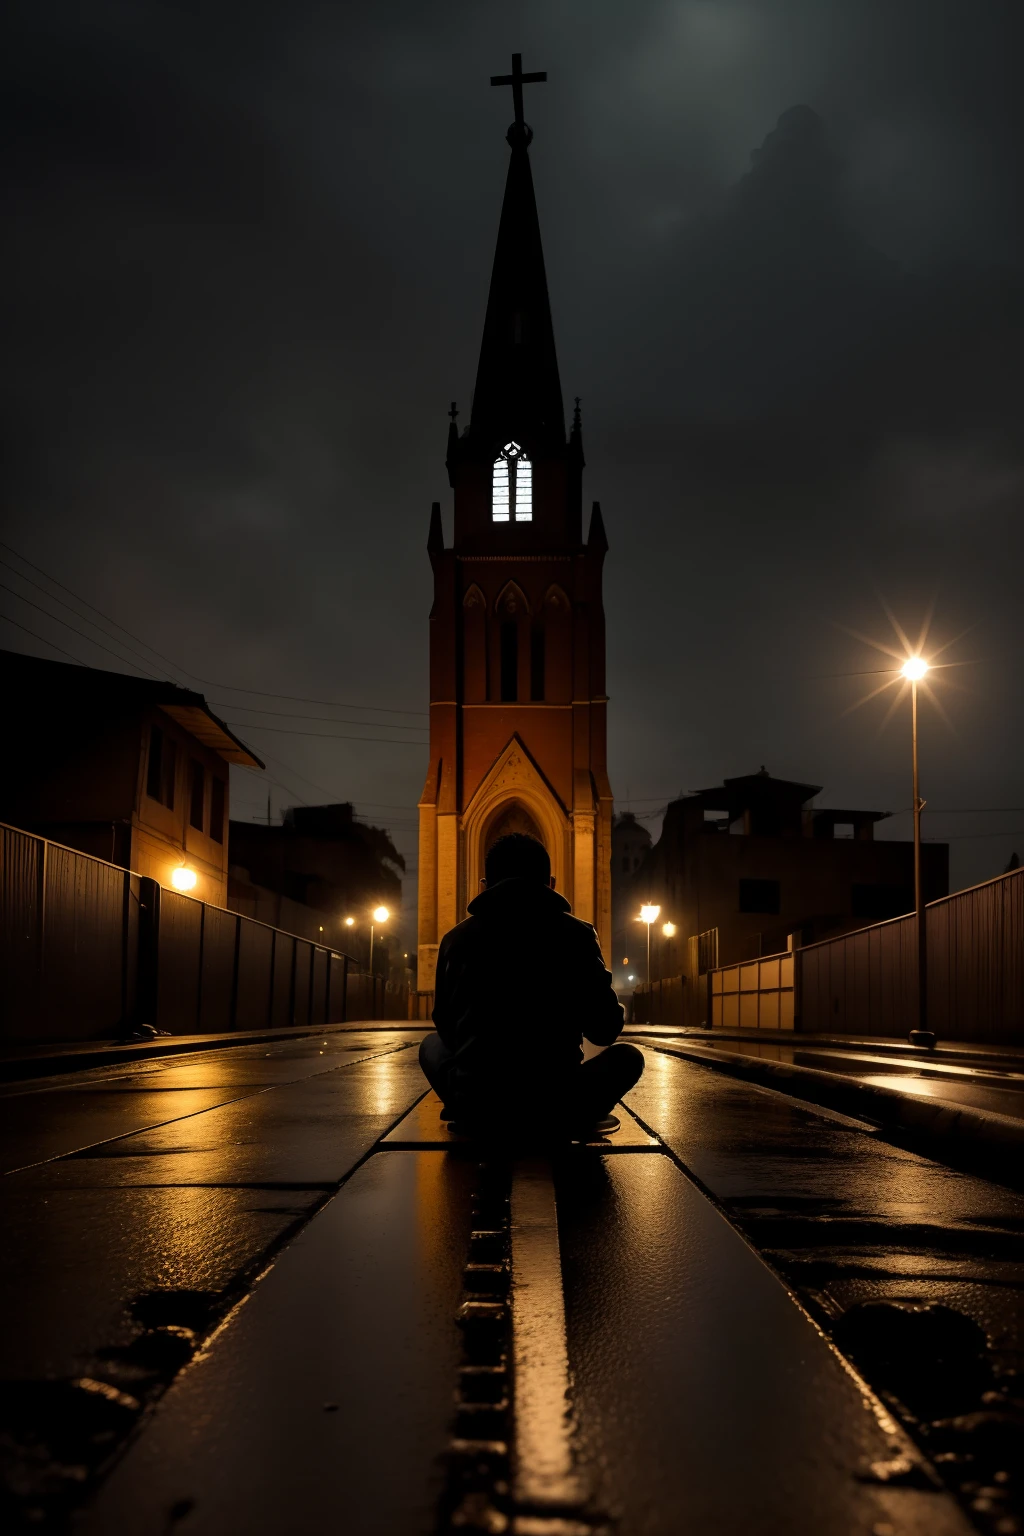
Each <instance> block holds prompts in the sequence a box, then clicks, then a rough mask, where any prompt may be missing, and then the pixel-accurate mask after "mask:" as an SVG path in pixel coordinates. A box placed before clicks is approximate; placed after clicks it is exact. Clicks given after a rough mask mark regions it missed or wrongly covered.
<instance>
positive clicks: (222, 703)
mask: <svg viewBox="0 0 1024 1536" xmlns="http://www.w3.org/2000/svg"><path fill="white" fill-rule="evenodd" d="M210 703H211V704H212V705H213V707H214V708H215V709H244V710H245V712H246V713H247V714H250V715H273V717H274V719H275V720H317V721H319V722H320V724H321V725H376V726H379V727H380V729H381V730H388V731H423V730H425V729H426V727H425V726H422V725H402V724H400V723H399V722H397V721H396V723H395V724H394V725H389V724H387V722H386V721H383V720H339V719H338V718H337V717H336V716H335V715H293V714H292V713H291V712H290V711H289V710H284V709H259V708H258V707H257V706H256V705H250V704H229V703H228V702H227V701H226V700H217V699H211V700H210ZM258 724H259V721H256V720H254V721H253V725H258ZM266 729H267V730H268V731H269V730H271V729H272V727H271V726H269V725H268V726H267V727H266Z"/></svg>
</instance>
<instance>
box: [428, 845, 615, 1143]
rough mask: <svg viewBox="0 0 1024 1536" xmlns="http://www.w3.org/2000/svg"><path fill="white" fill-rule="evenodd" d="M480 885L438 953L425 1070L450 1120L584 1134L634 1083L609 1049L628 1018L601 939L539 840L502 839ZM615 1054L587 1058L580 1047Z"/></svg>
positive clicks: (485, 1127) (484, 1127)
mask: <svg viewBox="0 0 1024 1536" xmlns="http://www.w3.org/2000/svg"><path fill="white" fill-rule="evenodd" d="M485 870H486V878H485V880H484V881H483V885H484V889H483V891H481V893H480V895H479V896H477V897H476V898H475V899H474V900H473V901H471V902H470V904H469V912H470V915H469V917H467V918H466V920H465V922H462V923H459V925H458V927H457V928H453V929H452V930H451V932H450V933H447V934H446V935H445V937H444V939H443V940H442V942H441V946H440V948H439V950H438V954H437V982H436V986H435V993H434V1024H435V1025H436V1026H437V1033H436V1034H431V1035H428V1036H427V1038H426V1039H425V1040H424V1041H423V1043H422V1044H421V1046H420V1065H421V1067H422V1068H423V1071H424V1074H425V1076H426V1078H427V1080H428V1081H429V1083H430V1085H431V1087H432V1088H433V1089H434V1090H435V1092H436V1093H438V1094H439V1095H440V1097H441V1098H442V1099H443V1101H444V1104H445V1110H446V1116H447V1118H449V1119H454V1120H455V1121H456V1122H458V1123H459V1124H460V1125H465V1126H466V1127H467V1128H473V1129H478V1130H492V1129H493V1130H498V1131H501V1130H506V1131H507V1130H510V1129H525V1130H527V1131H531V1132H540V1133H542V1134H547V1133H554V1134H558V1133H559V1132H562V1133H564V1132H569V1133H579V1132H583V1131H586V1130H588V1129H589V1128H591V1127H593V1126H594V1125H595V1124H597V1123H598V1122H600V1121H601V1120H603V1119H604V1118H605V1117H607V1116H608V1115H609V1114H610V1111H611V1108H612V1105H613V1104H615V1103H616V1102H617V1101H618V1100H619V1099H620V1098H621V1097H622V1095H623V1094H624V1093H625V1092H626V1091H627V1090H628V1089H630V1088H632V1086H633V1084H634V1083H635V1082H636V1081H637V1079H638V1078H639V1076H640V1074H641V1072H642V1071H643V1069H644V1059H643V1056H642V1055H641V1053H640V1052H639V1051H638V1050H637V1049H636V1047H635V1046H632V1045H612V1041H613V1040H615V1039H616V1037H617V1036H618V1035H619V1033H620V1032H621V1030H622V1025H623V1022H624V1021H623V1013H622V1006H621V1004H620V1003H619V1000H618V998H617V997H616V996H615V993H614V992H613V991H612V978H611V973H610V972H609V971H608V970H607V969H606V968H605V965H604V961H603V960H602V958H601V950H600V946H599V944H598V941H597V934H596V933H595V931H594V929H593V928H592V927H591V925H590V924H589V923H584V922H581V921H580V920H579V919H578V918H575V917H573V916H572V915H571V913H570V909H569V903H568V902H567V901H566V900H565V898H564V897H562V896H559V895H558V893H557V892H556V891H555V890H554V881H553V880H552V878H551V861H550V860H549V858H548V855H547V852H546V851H545V849H544V847H543V846H542V845H541V844H540V843H539V842H537V840H536V839H535V838H532V837H526V836H524V835H523V834H522V833H519V832H516V833H513V834H511V835H510V836H508V837H502V838H499V840H498V841H497V842H496V843H495V844H494V846H493V847H492V848H491V850H490V852H489V853H488V855H487V860H486V865H485ZM584 1036H586V1038H587V1039H588V1040H590V1041H591V1042H592V1043H593V1044H594V1045H606V1046H609V1047H610V1049H609V1050H606V1051H604V1052H602V1054H601V1055H600V1056H595V1057H594V1058H593V1059H592V1060H590V1061H588V1062H583V1060H582V1057H583V1050H582V1041H583V1037H584Z"/></svg>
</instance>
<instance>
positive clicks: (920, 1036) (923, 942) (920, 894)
mask: <svg viewBox="0 0 1024 1536" xmlns="http://www.w3.org/2000/svg"><path fill="white" fill-rule="evenodd" d="M900 671H901V673H902V675H903V677H905V678H906V679H907V681H908V682H909V684H910V742H911V752H912V754H913V773H914V912H915V914H916V921H917V1028H916V1029H912V1030H911V1031H910V1043H911V1045H924V1046H933V1045H934V1044H935V1034H934V1032H933V1031H932V1030H930V1029H929V1028H928V914H927V913H926V911H925V905H924V882H923V880H922V878H921V812H922V811H923V810H924V807H925V801H924V800H922V799H921V786H920V781H919V779H918V772H917V685H918V683H919V682H920V681H921V679H922V678H923V677H924V676H925V674H926V672H927V671H928V663H927V662H926V661H925V659H924V657H923V656H911V657H909V658H908V660H907V661H905V662H904V664H903V666H902V667H901V668H900Z"/></svg>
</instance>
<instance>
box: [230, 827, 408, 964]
mask: <svg viewBox="0 0 1024 1536" xmlns="http://www.w3.org/2000/svg"><path fill="white" fill-rule="evenodd" d="M404 869H405V860H404V859H403V857H402V855H401V854H400V853H399V852H398V850H397V849H396V848H395V846H394V844H393V843H392V841H391V839H390V837H389V836H388V834H387V833H386V832H385V831H384V830H383V829H382V828H380V827H371V826H368V825H367V824H366V823H365V822H361V821H357V820H356V817H355V814H354V812H353V809H352V806H351V805H350V804H349V803H347V802H343V803H341V804H338V805H300V806H292V807H290V808H289V809H288V810H286V811H285V813H284V819H283V821H282V822H280V823H278V824H276V825H275V824H273V823H270V824H266V823H263V822H253V821H233V822H232V823H231V867H230V882H229V891H228V905H229V906H230V907H231V908H232V910H233V911H235V912H243V913H245V915H246V916H247V917H255V918H258V919H259V920H260V921H261V922H264V923H270V924H271V925H272V926H273V927H275V928H286V929H288V931H289V932H290V933H297V934H299V935H300V936H301V937H303V938H309V939H314V940H317V941H319V942H320V943H325V944H332V945H334V946H335V947H336V948H339V949H343V950H345V951H346V952H347V953H348V954H351V955H353V956H355V957H356V958H358V959H360V960H361V961H362V962H364V963H366V962H367V961H368V960H369V930H370V914H371V912H372V911H373V909H374V908H375V907H378V906H385V907H387V909H388V912H389V914H390V915H389V918H388V920H387V923H386V924H384V925H383V926H382V927H381V926H380V925H378V926H377V931H376V933H375V939H374V970H378V969H383V968H384V966H383V964H382V963H379V962H383V959H384V957H385V956H386V954H387V952H388V949H389V947H390V948H391V949H395V948H398V946H397V940H396V935H397V930H398V924H399V916H400V908H401V899H402V879H401V873H402V871H403V870H404ZM349 919H350V920H351V921H348V920H349ZM399 958H400V959H401V961H402V965H403V966H404V964H405V961H404V955H402V953H401V951H399Z"/></svg>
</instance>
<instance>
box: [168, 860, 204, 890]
mask: <svg viewBox="0 0 1024 1536" xmlns="http://www.w3.org/2000/svg"><path fill="white" fill-rule="evenodd" d="M198 879H199V876H198V875H197V874H196V872H195V870H194V869H190V868H189V866H188V865H187V864H179V865H178V867H177V869H172V870H171V884H172V885H173V886H174V889H175V890H176V891H194V890H195V888H196V881H197V880H198Z"/></svg>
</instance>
